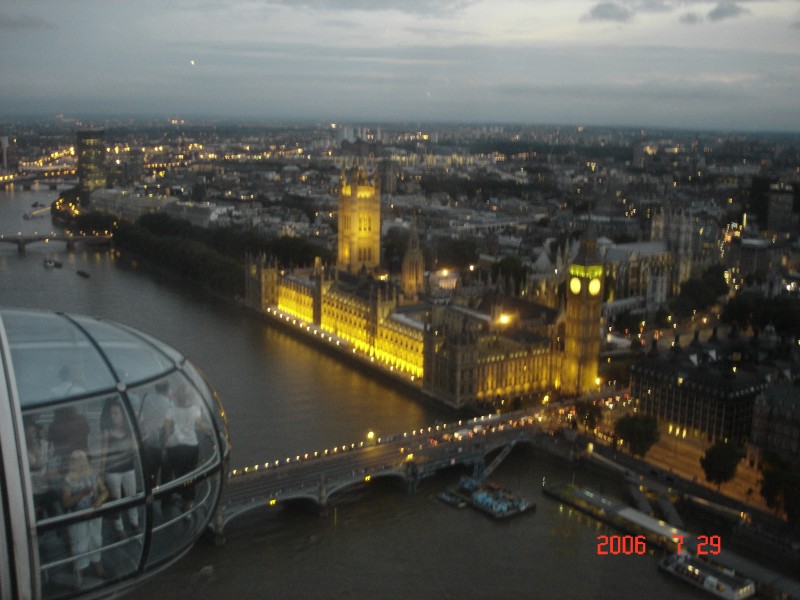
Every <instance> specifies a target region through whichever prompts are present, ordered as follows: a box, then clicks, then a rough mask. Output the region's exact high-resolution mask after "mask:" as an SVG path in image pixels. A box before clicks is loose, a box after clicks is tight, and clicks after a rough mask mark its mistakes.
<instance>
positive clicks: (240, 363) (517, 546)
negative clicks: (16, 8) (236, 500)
mask: <svg viewBox="0 0 800 600" xmlns="http://www.w3.org/2000/svg"><path fill="white" fill-rule="evenodd" d="M56 194H57V193H56V192H54V191H50V190H45V189H41V190H40V189H37V188H34V189H33V190H32V191H20V190H18V189H17V190H8V191H5V192H2V191H0V234H5V235H9V234H11V235H15V234H16V233H17V232H22V233H34V232H37V231H38V232H48V231H51V230H53V225H52V223H51V221H50V217H49V216H47V217H45V218H42V219H31V220H25V219H23V215H24V213H25V212H27V211H30V210H31V206H32V204H33V203H35V202H41V203H44V204H48V205H49V204H50V203H51V202H52V201H53V200H54V199H55V196H56ZM45 258H54V259H57V260H60V261H62V262H63V268H62V269H45V268H44V267H43V260H44V259H45ZM79 270H82V271H86V272H87V273H88V274H89V275H90V277H88V278H85V277H79V276H77V271H79ZM0 304H2V305H5V306H12V307H24V308H38V309H47V310H53V311H64V312H74V313H80V314H88V315H94V316H99V317H103V318H107V319H111V320H113V321H116V322H119V323H122V324H125V325H129V326H131V327H135V328H137V329H139V330H141V331H144V332H146V333H149V334H151V335H153V336H155V337H157V338H159V339H161V340H163V341H165V342H167V343H168V344H170V345H172V346H174V347H175V348H176V349H178V350H179V351H180V352H182V353H183V354H185V355H186V356H187V357H188V358H189V359H190V360H192V362H194V363H195V364H196V365H197V366H199V367H200V368H201V369H203V370H204V371H205V373H206V374H207V375H208V377H209V379H210V380H211V382H212V384H213V385H214V387H215V388H216V389H217V391H218V392H219V395H220V397H221V399H222V401H223V403H224V405H225V408H226V411H227V415H228V423H229V428H230V434H231V441H232V444H233V451H232V460H231V467H232V468H236V467H239V466H245V465H251V464H255V463H257V462H261V463H263V462H266V461H274V460H277V459H283V458H286V457H288V456H295V455H297V454H303V453H306V452H313V451H315V450H324V449H325V448H328V447H332V446H336V445H339V446H341V445H343V444H348V445H349V444H350V443H352V442H358V441H361V440H363V439H365V437H366V434H367V432H368V431H375V432H376V434H377V435H379V436H380V435H390V434H395V433H402V432H404V431H410V430H412V429H417V428H419V427H421V426H423V425H425V426H428V425H432V424H434V423H436V422H444V421H454V420H457V419H459V418H461V417H462V416H463V415H459V414H457V413H455V412H453V411H451V410H449V409H446V408H444V407H440V406H437V405H434V404H432V403H431V402H430V401H429V400H424V399H422V398H421V397H419V396H418V395H417V394H414V393H413V392H411V391H407V390H404V389H399V388H398V387H397V386H396V385H392V384H391V383H388V382H386V381H384V380H381V379H380V378H375V377H373V376H371V374H370V373H369V372H366V371H363V370H360V369H358V368H355V367H353V366H352V365H350V364H348V363H345V362H342V361H341V360H339V359H337V358H336V357H334V356H331V355H328V354H326V353H324V352H320V351H318V350H317V349H316V348H314V347H313V346H310V345H308V344H307V343H306V342H305V341H303V340H300V339H297V338H295V337H292V336H291V335H289V334H288V333H286V332H284V331H283V330H281V329H279V328H275V327H274V326H272V325H270V324H269V323H268V322H266V321H264V320H262V319H260V318H259V317H257V316H255V315H253V314H251V313H248V312H246V311H243V310H242V309H240V308H239V307H237V306H235V305H234V304H233V303H227V302H225V301H222V300H218V299H216V298H212V297H210V296H209V295H208V294H206V293H204V292H203V291H202V290H200V289H195V288H193V287H192V286H191V285H188V284H185V283H176V282H174V281H172V280H171V279H170V278H168V277H164V276H157V275H154V274H152V273H150V272H148V271H147V270H146V269H143V268H141V267H137V266H136V264H135V261H132V260H129V259H128V257H124V256H123V257H120V256H119V255H118V254H116V253H115V252H114V251H111V250H108V249H103V250H90V249H84V248H82V247H80V246H79V247H78V248H77V250H76V251H74V252H71V253H70V252H67V250H66V248H65V247H64V244H63V242H55V243H51V244H44V243H38V244H33V245H31V246H29V247H28V249H27V251H26V252H25V253H24V254H19V253H18V252H17V248H16V246H15V245H11V244H0ZM458 474H459V472H455V471H454V472H451V473H444V474H442V475H441V476H439V477H436V478H433V479H430V480H425V481H423V482H422V483H421V485H420V487H419V489H418V491H417V493H416V494H414V495H409V494H408V493H407V491H406V490H405V488H404V487H402V486H401V485H399V484H398V483H396V482H393V481H378V482H374V483H372V484H370V485H368V486H365V487H364V488H363V489H359V490H356V491H354V492H353V493H352V494H349V495H348V496H346V497H345V498H343V499H342V501H341V502H340V503H339V504H337V505H335V506H334V507H332V508H331V510H330V511H329V513H328V515H327V516H325V517H321V516H319V514H318V513H317V512H316V511H315V510H314V509H313V507H310V506H306V505H290V506H288V507H278V508H272V509H270V508H265V509H264V510H263V511H261V512H255V513H249V514H246V515H244V516H242V517H240V518H239V519H238V520H234V521H233V522H232V523H231V524H230V525H229V526H228V528H227V530H226V537H227V543H226V544H225V545H224V546H221V547H215V546H213V545H211V544H210V543H206V542H203V541H201V542H199V543H198V545H197V546H196V547H195V548H194V549H193V550H192V551H191V552H190V553H189V554H188V555H187V556H186V557H184V558H183V559H182V560H181V561H179V562H178V563H177V564H176V565H173V566H172V567H170V568H169V569H168V570H166V571H164V572H162V573H160V574H158V575H156V576H155V577H153V578H152V579H150V580H148V581H146V582H145V583H144V584H143V585H142V586H140V587H137V588H134V590H133V591H132V592H130V593H129V594H128V596H127V597H131V598H151V597H157V598H165V599H172V598H175V599H178V598H181V599H183V598H187V597H189V598H192V599H193V600H205V599H212V598H213V599H217V598H237V600H247V599H251V598H252V599H256V598H259V599H261V598H305V599H308V598H348V599H351V598H367V597H375V598H398V599H399V598H404V599H407V598H452V599H459V600H461V599H465V598H492V599H501V598H508V599H514V598H544V599H548V598H597V599H606V598H607V599H612V598H613V599H619V598H631V599H633V598H646V599H647V600H659V599H668V598H669V599H671V598H676V597H681V598H703V597H705V595H704V594H702V593H701V592H699V591H696V590H694V589H692V588H690V587H688V586H687V585H686V584H683V583H681V582H678V581H675V580H672V579H670V578H668V577H667V576H664V575H662V574H661V573H660V572H659V571H658V569H657V558H658V554H655V555H649V554H648V555H642V556H639V555H632V556H625V555H616V556H614V555H609V556H598V555H597V542H598V540H597V536H598V535H599V534H602V533H604V532H606V531H607V530H606V528H605V527H604V526H602V525H600V524H599V523H597V522H595V521H594V520H592V519H589V518H587V517H585V516H582V515H580V514H579V513H576V512H575V511H573V510H571V509H569V508H567V507H565V506H561V505H559V504H558V503H557V502H555V501H553V500H551V499H549V498H546V497H545V496H544V495H543V494H542V493H541V486H542V481H543V480H546V481H547V482H558V481H569V480H571V479H572V478H573V477H574V478H575V482H576V483H578V484H581V485H586V486H588V487H592V488H595V489H598V490H601V489H602V490H604V491H605V492H606V493H609V494H611V495H616V494H617V493H618V492H619V490H617V489H616V487H615V486H614V485H613V484H611V483H609V482H608V481H607V480H604V479H603V478H602V477H600V476H597V475H593V474H588V473H585V472H582V471H573V470H572V468H571V467H569V466H567V465H565V464H564V463H561V462H558V461H555V460H551V459H547V458H543V457H541V456H536V455H534V453H533V451H532V450H526V449H522V450H515V451H514V452H513V453H512V454H511V455H510V457H509V458H508V459H506V461H505V462H504V463H503V464H502V465H501V467H500V468H499V469H498V470H497V471H495V473H494V475H493V477H492V478H493V479H494V480H495V481H497V482H498V483H501V484H503V485H505V486H508V487H509V488H511V489H512V490H514V491H515V492H519V493H520V494H522V495H524V496H526V497H528V498H529V499H531V500H533V501H534V502H536V503H537V506H538V508H537V510H536V512H533V513H526V514H523V515H520V516H518V517H516V518H513V519H511V520H508V521H502V522H497V521H493V520H491V519H488V518H486V517H485V516H483V515H481V514H479V513H477V512H474V511H471V510H469V509H464V510H457V509H454V508H451V507H448V506H445V505H443V504H441V503H440V502H438V501H437V500H436V498H435V496H436V494H437V493H438V492H439V491H441V490H443V489H444V488H445V487H446V486H447V485H449V484H450V483H452V482H454V481H455V480H456V479H457V477H458Z"/></svg>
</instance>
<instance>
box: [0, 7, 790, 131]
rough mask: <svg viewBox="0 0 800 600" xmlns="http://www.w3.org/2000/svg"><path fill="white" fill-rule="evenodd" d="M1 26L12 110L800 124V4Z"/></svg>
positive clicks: (63, 14)
mask: <svg viewBox="0 0 800 600" xmlns="http://www.w3.org/2000/svg"><path fill="white" fill-rule="evenodd" d="M0 32H2V35H0V70H1V71H2V73H3V81H4V85H3V86H2V89H0V107H2V108H0V112H1V113H2V114H0V117H8V116H34V115H53V114H59V113H63V114H64V115H65V116H68V117H69V116H80V117H82V116H86V115H97V116H117V115H140V116H175V117H186V118H191V117H217V118H252V119H295V120H304V119H308V120H317V119H324V120H328V119H329V120H332V121H338V120H365V119H372V120H412V121H459V122H474V121H479V122H527V123H580V124H586V125H600V126H603V125H607V126H633V127H638V126H642V127H674V128H696V129H723V130H737V131H758V130H772V131H798V129H800V109H798V108H797V106H796V103H795V102H794V99H795V98H796V97H797V95H798V93H799V92H800V43H798V41H799V40H800V3H798V2H796V1H794V0H776V1H769V0H765V1H747V0H737V1H731V0H723V1H713V2H706V1H704V0H695V1H691V2H689V1H668V0H663V1H660V0H635V1H632V0H631V1H629V0H617V1H615V2H596V1H595V2H590V1H583V0H575V1H572V2H568V3H563V2H555V1H549V0H548V1H547V2H538V3H524V2H515V1H502V2H491V3H490V2H488V1H485V0H456V1H452V2H444V3H441V2H436V1H434V0H419V1H417V2H397V1H396V0H387V1H385V2H380V3H368V2H363V1H361V0H303V1H300V2H289V1H288V0H274V1H272V2H261V1H258V0H231V1H229V2H220V3H211V2H204V3H197V2H188V1H187V2H176V3H169V4H167V5H162V4H161V3H157V2H152V1H150V0H146V1H145V2H138V3H135V4H132V3H123V2H118V1H112V2H104V3H102V4H96V3H90V2H86V1H85V0H75V1H73V2H69V3H59V2H54V1H52V0H42V1H40V2H35V3H32V2H22V1H20V0H12V1H11V2H9V3H6V5H5V6H4V8H3V9H2V11H0Z"/></svg>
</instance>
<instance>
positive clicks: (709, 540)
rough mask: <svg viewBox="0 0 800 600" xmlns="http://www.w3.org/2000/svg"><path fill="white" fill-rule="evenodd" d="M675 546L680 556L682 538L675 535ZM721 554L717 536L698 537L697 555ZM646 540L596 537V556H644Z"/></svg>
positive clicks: (640, 538) (625, 537)
mask: <svg viewBox="0 0 800 600" xmlns="http://www.w3.org/2000/svg"><path fill="white" fill-rule="evenodd" d="M672 539H673V540H674V541H675V543H676V544H677V549H676V552H678V553H679V554H680V551H681V547H682V546H683V536H680V535H676V536H674V537H673V538H672ZM720 552H722V540H721V538H720V537H719V536H718V535H698V536H697V550H696V553H697V554H698V555H701V556H702V555H705V554H719V553H720ZM646 553H647V538H646V537H645V536H643V535H637V536H633V535H598V536H597V554H598V555H608V554H611V555H619V554H646Z"/></svg>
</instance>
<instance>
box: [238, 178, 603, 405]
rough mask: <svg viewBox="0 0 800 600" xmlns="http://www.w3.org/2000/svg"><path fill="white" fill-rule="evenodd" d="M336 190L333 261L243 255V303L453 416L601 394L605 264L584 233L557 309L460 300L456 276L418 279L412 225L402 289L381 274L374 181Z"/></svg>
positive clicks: (494, 297) (490, 299) (502, 300)
mask: <svg viewBox="0 0 800 600" xmlns="http://www.w3.org/2000/svg"><path fill="white" fill-rule="evenodd" d="M340 190H341V191H340V194H339V234H338V236H339V237H338V242H339V248H338V261H339V264H337V265H323V264H322V263H321V261H320V260H317V261H316V263H315V265H314V266H313V267H311V268H307V269H292V270H287V269H285V268H282V266H281V265H278V264H277V263H276V261H275V260H274V259H271V258H269V257H266V256H258V257H251V258H250V259H249V261H248V265H247V281H246V299H247V303H248V305H249V306H251V307H253V308H255V309H256V310H259V311H261V312H263V313H266V314H268V315H271V316H274V317H277V318H279V319H281V320H283V321H284V322H285V323H287V324H289V325H290V326H292V327H296V328H297V329H301V330H303V331H304V332H305V333H306V334H309V335H313V336H315V337H317V338H318V339H320V340H321V341H322V342H323V343H326V344H330V345H332V346H334V347H336V348H337V349H338V350H340V351H342V352H347V353H349V354H351V355H353V356H354V357H355V358H357V359H359V360H361V361H363V362H366V363H368V364H370V365H371V366H374V367H376V368H380V369H381V370H383V371H384V372H386V373H387V374H390V375H391V376H393V377H396V378H398V379H400V380H402V381H404V382H405V383H407V384H408V385H411V386H414V387H416V388H418V389H420V390H421V391H423V392H424V393H425V394H427V395H429V396H431V397H433V398H435V399H437V400H439V401H441V402H443V403H445V404H447V405H449V406H452V407H454V408H469V409H495V408H500V407H503V406H508V405H513V404H515V403H517V402H519V401H520V400H522V399H544V398H545V397H547V396H548V395H550V394H554V393H555V394H559V393H562V392H563V393H564V394H566V395H569V396H582V395H586V394H590V393H592V392H595V391H597V389H598V387H599V381H598V380H597V362H598V352H599V347H600V340H601V332H602V316H601V310H600V308H601V305H602V298H603V277H602V273H603V271H604V266H603V263H602V261H601V259H600V257H599V254H598V252H597V245H596V239H595V236H594V230H593V228H592V227H589V228H587V231H586V235H585V236H584V239H583V240H582V242H581V251H580V252H579V253H578V256H577V257H576V259H575V261H573V265H572V266H571V267H570V271H569V273H570V277H571V281H572V282H574V283H572V284H571V290H572V292H571V293H568V294H567V298H566V301H565V306H563V307H561V308H551V307H547V306H544V305H540V304H536V303H533V302H528V301H525V300H522V299H519V298H515V297H512V296H510V295H505V294H502V293H500V292H498V291H496V290H491V291H488V292H485V293H483V294H482V295H481V296H480V297H479V298H477V299H475V298H469V299H468V298H467V295H466V294H464V295H462V294H460V292H459V285H458V279H457V278H454V277H452V274H448V273H437V274H435V275H436V276H434V274H429V275H428V276H427V277H425V276H424V272H423V265H422V254H421V251H420V248H419V239H418V237H417V232H416V227H415V226H412V228H411V231H410V237H409V243H408V248H407V251H406V256H405V259H404V261H403V269H402V274H401V276H400V280H399V282H398V281H391V280H390V278H389V276H388V274H387V273H386V272H385V271H383V270H382V269H381V267H380V230H381V228H380V189H379V184H378V181H377V180H376V179H374V178H370V177H368V175H367V174H366V173H365V172H364V170H363V169H358V170H356V171H355V172H351V173H350V174H346V175H343V176H342V180H341V188H340ZM434 288H436V289H434ZM440 288H441V289H440ZM445 288H447V290H445V291H447V296H446V297H445V300H444V301H443V300H442V297H441V294H440V293H438V292H441V291H442V290H444V289H445Z"/></svg>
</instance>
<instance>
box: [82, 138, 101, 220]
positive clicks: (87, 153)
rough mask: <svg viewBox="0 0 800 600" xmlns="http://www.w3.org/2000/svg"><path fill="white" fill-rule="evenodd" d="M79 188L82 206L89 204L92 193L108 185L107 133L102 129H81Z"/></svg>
mask: <svg viewBox="0 0 800 600" xmlns="http://www.w3.org/2000/svg"><path fill="white" fill-rule="evenodd" d="M77 138H78V188H79V197H80V203H81V206H88V205H89V201H90V198H89V196H90V194H91V193H92V192H93V191H94V190H96V189H97V188H102V187H105V186H106V165H105V162H106V134H105V131H103V130H102V129H91V130H85V131H79V132H78V133H77Z"/></svg>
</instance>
